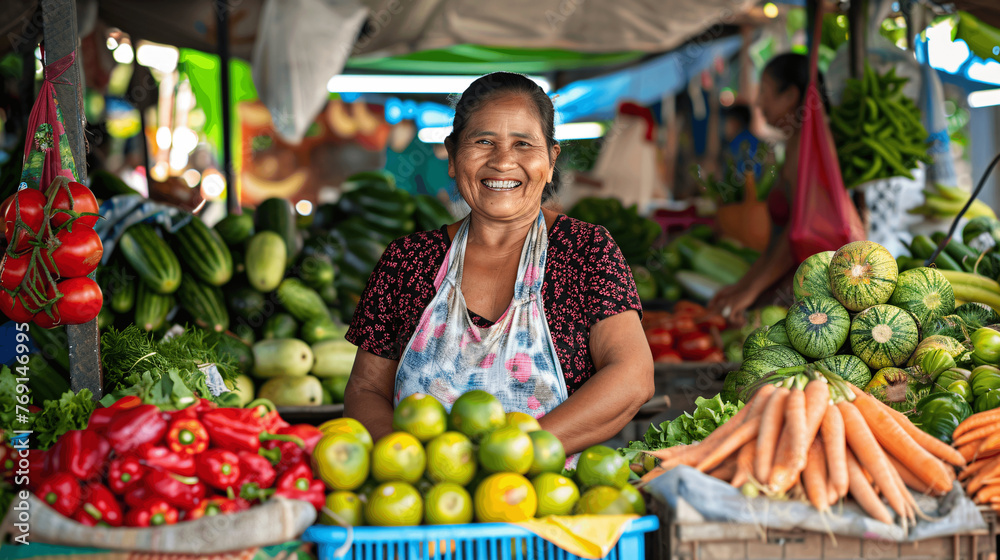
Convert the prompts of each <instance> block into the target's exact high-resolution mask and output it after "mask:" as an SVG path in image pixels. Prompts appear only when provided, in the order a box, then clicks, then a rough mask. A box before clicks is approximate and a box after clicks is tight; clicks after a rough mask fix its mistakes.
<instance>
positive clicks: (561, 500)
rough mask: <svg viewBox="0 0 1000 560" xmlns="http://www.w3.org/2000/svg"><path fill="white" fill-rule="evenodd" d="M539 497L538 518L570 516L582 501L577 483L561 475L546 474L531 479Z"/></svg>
mask: <svg viewBox="0 0 1000 560" xmlns="http://www.w3.org/2000/svg"><path fill="white" fill-rule="evenodd" d="M531 485H532V486H534V487H535V494H537V495H538V512H537V513H536V514H535V515H537V516H538V517H543V516H546V515H570V514H572V513H573V506H575V505H576V502H577V500H579V499H580V490H579V489H578V488H577V487H576V483H575V482H573V481H572V480H570V479H568V478H566V477H565V476H563V475H561V474H556V473H551V472H545V473H542V474H540V475H538V476H536V477H535V478H533V479H531Z"/></svg>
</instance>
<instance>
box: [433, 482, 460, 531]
mask: <svg viewBox="0 0 1000 560" xmlns="http://www.w3.org/2000/svg"><path fill="white" fill-rule="evenodd" d="M424 523H426V524H428V525H455V524H459V523H472V496H469V493H468V492H466V490H465V488H462V487H461V486H459V485H458V484H455V483H453V482H442V483H440V484H436V485H434V487H433V488H431V489H430V491H428V492H427V494H425V495H424Z"/></svg>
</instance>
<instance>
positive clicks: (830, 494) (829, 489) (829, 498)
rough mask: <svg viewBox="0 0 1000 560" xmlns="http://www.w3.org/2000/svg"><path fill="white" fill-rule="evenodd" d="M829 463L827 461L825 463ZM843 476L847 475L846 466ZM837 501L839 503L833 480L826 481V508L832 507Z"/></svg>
mask: <svg viewBox="0 0 1000 560" xmlns="http://www.w3.org/2000/svg"><path fill="white" fill-rule="evenodd" d="M827 463H829V461H827ZM829 474H830V472H829V468H828V469H827V475H829ZM844 474H847V466H846V465H845V466H844ZM838 501H840V496H838V495H837V488H836V487H835V486H834V485H833V479H832V478H827V479H826V503H827V505H828V506H830V507H833V506H834V505H835V504H836V503H837V502H838Z"/></svg>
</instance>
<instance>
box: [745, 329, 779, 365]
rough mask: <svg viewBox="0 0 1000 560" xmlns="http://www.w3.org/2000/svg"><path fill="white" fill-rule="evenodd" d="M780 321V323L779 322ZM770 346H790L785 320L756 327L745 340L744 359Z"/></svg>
mask: <svg viewBox="0 0 1000 560" xmlns="http://www.w3.org/2000/svg"><path fill="white" fill-rule="evenodd" d="M779 323H780V324H779ZM769 346H788V347H791V344H790V343H789V342H788V335H787V334H786V333H785V323H784V320H781V321H778V323H775V324H774V325H763V326H760V327H757V328H756V329H754V330H753V331H752V332H751V333H750V334H748V335H747V338H746V340H744V341H743V359H744V360H748V359H750V358H752V357H754V355H756V354H757V352H758V351H759V350H760V349H761V348H767V347H769Z"/></svg>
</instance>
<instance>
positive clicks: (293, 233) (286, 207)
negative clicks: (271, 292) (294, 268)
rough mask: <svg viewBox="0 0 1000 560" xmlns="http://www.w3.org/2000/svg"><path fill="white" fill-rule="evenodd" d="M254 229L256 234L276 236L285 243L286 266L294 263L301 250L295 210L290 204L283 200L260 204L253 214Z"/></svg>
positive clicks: (267, 201) (268, 200)
mask: <svg viewBox="0 0 1000 560" xmlns="http://www.w3.org/2000/svg"><path fill="white" fill-rule="evenodd" d="M254 228H255V230H256V232H257V233H258V234H259V233H260V232H264V231H271V232H274V233H276V234H278V235H279V236H280V237H281V239H282V241H284V242H285V250H286V258H287V262H286V265H287V264H288V263H292V262H295V257H296V256H298V254H299V251H301V250H302V237H301V236H300V235H299V231H298V228H297V227H296V225H295V208H293V207H292V203H291V202H289V201H287V200H285V199H283V198H269V199H267V200H265V201H264V202H261V203H260V205H259V206H258V207H257V211H256V212H254Z"/></svg>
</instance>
